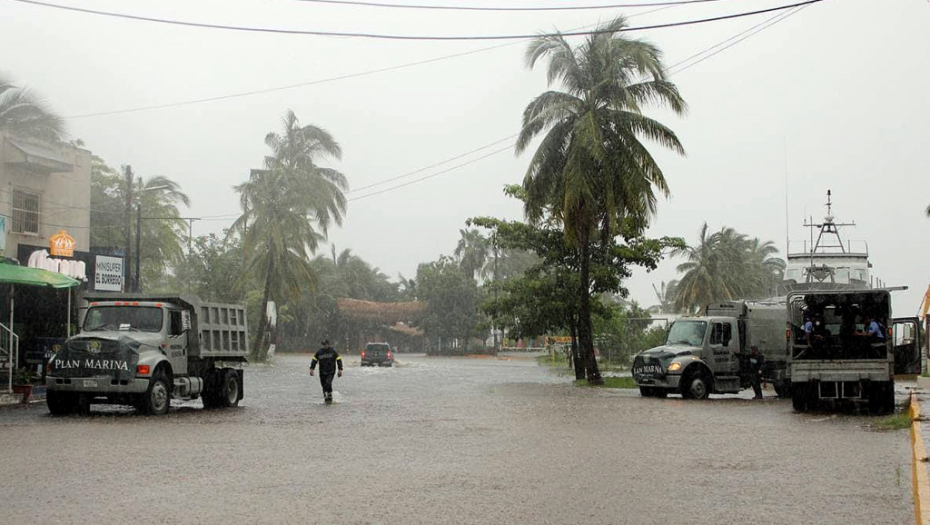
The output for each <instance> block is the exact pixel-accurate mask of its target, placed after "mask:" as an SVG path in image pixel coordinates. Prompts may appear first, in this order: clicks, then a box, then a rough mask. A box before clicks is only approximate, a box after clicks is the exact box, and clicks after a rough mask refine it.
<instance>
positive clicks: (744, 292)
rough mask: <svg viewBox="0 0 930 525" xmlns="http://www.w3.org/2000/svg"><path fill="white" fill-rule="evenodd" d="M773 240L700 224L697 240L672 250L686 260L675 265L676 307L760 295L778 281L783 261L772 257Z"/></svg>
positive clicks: (693, 308)
mask: <svg viewBox="0 0 930 525" xmlns="http://www.w3.org/2000/svg"><path fill="white" fill-rule="evenodd" d="M777 252H778V248H776V247H775V243H773V242H772V241H762V240H760V239H759V238H753V239H749V238H748V237H747V236H746V235H744V234H742V233H739V232H737V231H736V230H734V229H733V228H728V227H723V228H721V229H720V231H717V232H714V233H712V234H709V233H708V228H707V223H704V225H703V226H701V232H700V234H699V236H698V242H697V244H695V245H693V246H687V247H685V248H682V249H679V250H676V251H675V252H673V255H675V256H684V257H685V258H687V259H688V260H687V261H686V262H684V263H682V264H679V265H678V271H679V272H681V273H684V276H682V278H681V281H680V282H679V283H678V291H677V295H676V297H675V306H676V308H678V309H680V310H682V311H686V312H695V311H697V310H699V309H700V308H702V307H704V306H706V305H707V304H710V303H713V302H718V301H730V300H734V299H760V298H764V297H766V296H769V295H771V294H772V292H773V290H774V288H775V285H777V284H778V283H779V282H780V281H781V276H782V274H783V272H784V269H785V262H784V260H782V259H779V258H777V257H774V254H775V253H777Z"/></svg>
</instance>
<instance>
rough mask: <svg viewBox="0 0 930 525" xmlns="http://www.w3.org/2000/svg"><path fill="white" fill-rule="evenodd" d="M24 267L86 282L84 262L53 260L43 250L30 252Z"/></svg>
mask: <svg viewBox="0 0 930 525" xmlns="http://www.w3.org/2000/svg"><path fill="white" fill-rule="evenodd" d="M26 266H28V267H30V268H42V269H43V270H48V271H50V272H58V273H63V274H65V275H67V276H68V277H71V278H74V279H77V280H79V281H86V280H87V273H86V268H87V265H86V264H84V261H74V260H69V259H53V258H50V257H49V256H48V252H47V251H45V250H36V251H34V252H32V255H30V256H29V262H28V263H27V264H26Z"/></svg>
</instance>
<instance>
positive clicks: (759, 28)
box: [665, 6, 808, 76]
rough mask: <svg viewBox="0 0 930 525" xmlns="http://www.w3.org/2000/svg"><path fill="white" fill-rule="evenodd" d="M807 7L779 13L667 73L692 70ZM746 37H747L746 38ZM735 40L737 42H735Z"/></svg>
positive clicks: (695, 55) (693, 56)
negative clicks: (698, 58) (689, 62)
mask: <svg viewBox="0 0 930 525" xmlns="http://www.w3.org/2000/svg"><path fill="white" fill-rule="evenodd" d="M807 7H808V6H800V7H796V8H794V9H792V10H789V11H787V12H783V13H779V14H777V15H775V16H773V17H771V18H768V19H766V20H765V21H763V22H761V23H759V24H756V25H754V26H752V27H750V28H748V29H746V30H744V31H741V32H739V33H737V34H735V35H733V36H731V37H730V38H728V39H726V40H723V41H721V42H718V43H717V44H714V45H713V46H710V47H708V48H707V49H704V50H703V51H700V52H698V53H695V54H693V55H691V56H689V57H688V58H686V59H684V60H680V61H678V62H676V63H675V64H673V65H671V66H669V67H668V68H666V69H665V71H666V72H667V73H669V76H674V75H677V74H678V73H681V72H682V71H685V70H686V69H690V68H692V67H694V66H696V65H698V64H700V63H701V62H703V61H705V60H707V59H708V58H710V57H712V56H714V55H717V54H719V53H722V52H724V51H726V50H727V49H729V48H731V47H733V46H734V45H736V44H738V43H740V42H742V41H743V40H746V39H747V38H749V37H751V36H754V35H756V34H757V33H761V32H762V31H764V30H766V29H768V28H769V27H771V26H773V25H775V24H777V23H779V22H781V21H782V20H784V19H786V18H788V17H790V16H792V15H795V14H797V13H799V12H800V11H801V10H803V9H806V8H807ZM744 35H745V36H744ZM740 37H742V38H740ZM737 39H738V40H737ZM734 40H735V41H734ZM731 41H733V42H732V43H730V44H729V45H725V44H727V43H728V42H731ZM720 46H724V47H722V48H721V49H718V50H717V51H715V52H713V53H710V54H708V55H707V56H705V57H703V58H701V59H700V60H697V61H695V62H692V63H691V64H688V65H686V66H684V67H682V68H681V69H679V70H677V71H674V72H670V71H671V70H672V69H675V68H676V67H678V66H680V65H682V64H684V63H685V62H688V61H690V60H692V59H694V58H697V57H699V56H701V55H704V54H706V53H707V52H708V51H711V50H714V49H717V48H719V47H720Z"/></svg>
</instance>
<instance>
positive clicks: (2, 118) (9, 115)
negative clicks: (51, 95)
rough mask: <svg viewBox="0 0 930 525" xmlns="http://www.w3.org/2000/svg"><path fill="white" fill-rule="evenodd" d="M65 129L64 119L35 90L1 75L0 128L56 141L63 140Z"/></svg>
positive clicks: (12, 133)
mask: <svg viewBox="0 0 930 525" xmlns="http://www.w3.org/2000/svg"><path fill="white" fill-rule="evenodd" d="M64 130H65V124H64V120H62V118H61V117H59V116H58V115H56V114H55V113H53V112H52V111H51V110H50V109H48V107H46V105H45V104H44V103H43V102H42V100H41V99H39V98H38V97H37V96H36V95H35V94H34V93H33V92H32V91H30V90H29V89H27V88H21V87H16V86H15V85H13V83H12V82H11V81H10V80H9V79H7V78H4V77H2V76H0V131H3V132H7V133H10V134H11V135H18V136H22V137H34V138H39V139H43V140H48V141H53V142H54V141H58V140H61V138H62V137H63V136H64V134H65V131H64Z"/></svg>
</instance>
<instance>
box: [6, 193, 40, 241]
mask: <svg viewBox="0 0 930 525" xmlns="http://www.w3.org/2000/svg"><path fill="white" fill-rule="evenodd" d="M11 231H12V232H13V233H25V234H27V235H38V234H39V194H38V193H31V192H28V191H22V190H13V226H12V228H11Z"/></svg>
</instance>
